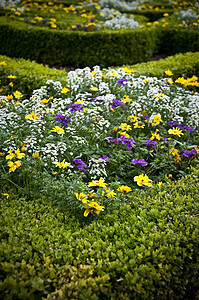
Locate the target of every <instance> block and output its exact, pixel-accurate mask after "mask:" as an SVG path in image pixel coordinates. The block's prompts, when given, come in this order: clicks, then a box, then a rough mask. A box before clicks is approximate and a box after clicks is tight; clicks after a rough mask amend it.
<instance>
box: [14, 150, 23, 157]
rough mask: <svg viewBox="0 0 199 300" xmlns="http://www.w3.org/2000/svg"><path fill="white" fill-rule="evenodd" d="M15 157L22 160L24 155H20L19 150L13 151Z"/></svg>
mask: <svg viewBox="0 0 199 300" xmlns="http://www.w3.org/2000/svg"><path fill="white" fill-rule="evenodd" d="M15 155H16V157H17V158H19V159H22V158H23V157H24V156H25V154H24V153H21V152H20V150H19V149H17V150H15Z"/></svg>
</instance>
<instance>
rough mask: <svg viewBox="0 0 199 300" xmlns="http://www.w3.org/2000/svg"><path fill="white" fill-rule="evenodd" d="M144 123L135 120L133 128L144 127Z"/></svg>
mask: <svg viewBox="0 0 199 300" xmlns="http://www.w3.org/2000/svg"><path fill="white" fill-rule="evenodd" d="M144 126H145V125H144V124H143V123H142V122H135V124H134V128H144Z"/></svg>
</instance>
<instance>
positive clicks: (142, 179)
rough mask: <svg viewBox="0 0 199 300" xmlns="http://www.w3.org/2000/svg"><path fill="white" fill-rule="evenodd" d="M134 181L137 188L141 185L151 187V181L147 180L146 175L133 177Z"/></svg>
mask: <svg viewBox="0 0 199 300" xmlns="http://www.w3.org/2000/svg"><path fill="white" fill-rule="evenodd" d="M134 181H136V182H137V184H138V185H139V186H142V185H146V186H152V183H151V181H152V180H151V179H149V177H148V176H147V175H146V174H145V175H144V174H141V175H139V176H135V177H134Z"/></svg>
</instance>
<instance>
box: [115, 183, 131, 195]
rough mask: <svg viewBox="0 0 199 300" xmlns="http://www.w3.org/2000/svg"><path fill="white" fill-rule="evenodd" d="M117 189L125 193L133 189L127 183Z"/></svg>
mask: <svg viewBox="0 0 199 300" xmlns="http://www.w3.org/2000/svg"><path fill="white" fill-rule="evenodd" d="M117 190H118V191H119V192H122V194H124V192H126V193H128V192H131V191H132V189H131V188H130V187H129V186H127V185H122V186H119V188H118V189H117Z"/></svg>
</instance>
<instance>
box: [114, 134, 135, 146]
mask: <svg viewBox="0 0 199 300" xmlns="http://www.w3.org/2000/svg"><path fill="white" fill-rule="evenodd" d="M108 140H109V141H110V142H112V143H114V144H116V145H117V144H119V143H122V145H126V148H127V149H128V150H131V149H132V148H133V147H132V145H133V144H135V141H134V140H133V138H131V137H125V136H124V135H122V136H121V137H119V138H118V139H115V138H113V137H112V136H109V137H108Z"/></svg>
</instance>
